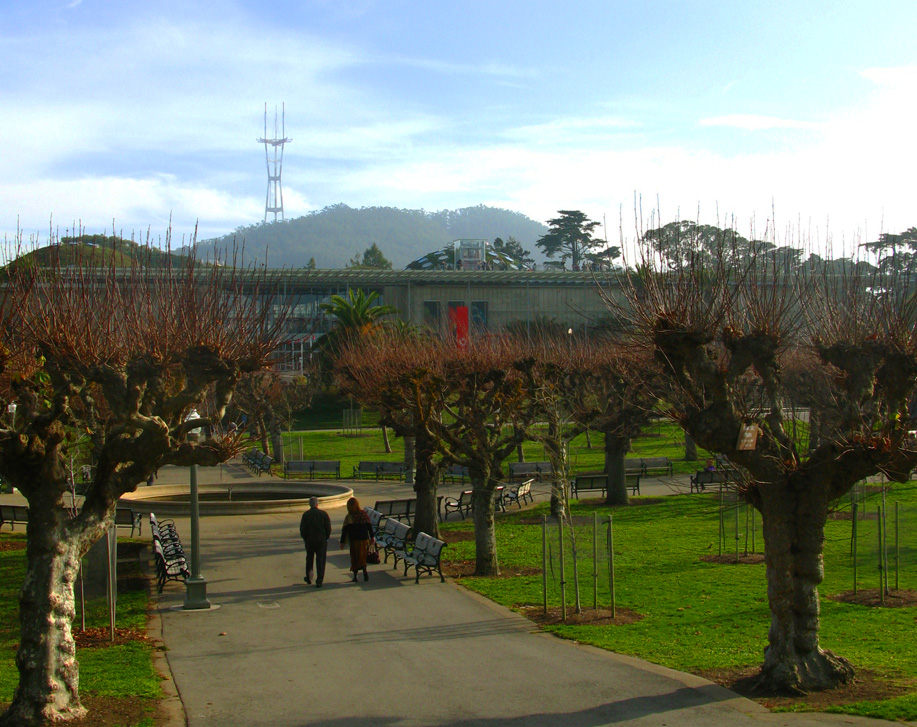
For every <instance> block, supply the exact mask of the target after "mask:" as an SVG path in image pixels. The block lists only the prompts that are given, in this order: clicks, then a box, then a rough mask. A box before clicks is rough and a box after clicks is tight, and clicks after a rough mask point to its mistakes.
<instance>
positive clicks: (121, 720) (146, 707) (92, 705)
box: [0, 694, 166, 727]
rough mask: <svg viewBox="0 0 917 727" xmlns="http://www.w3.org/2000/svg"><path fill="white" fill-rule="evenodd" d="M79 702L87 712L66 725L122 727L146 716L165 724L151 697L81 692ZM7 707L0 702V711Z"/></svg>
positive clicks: (71, 726) (5, 703) (155, 722)
mask: <svg viewBox="0 0 917 727" xmlns="http://www.w3.org/2000/svg"><path fill="white" fill-rule="evenodd" d="M80 702H81V703H82V705H83V706H84V707H85V708H86V710H87V712H88V714H87V715H86V716H85V717H84V718H83V719H81V720H77V721H76V722H67V723H66V724H67V725H68V727H123V726H124V725H126V724H139V723H140V722H141V721H143V719H144V718H146V717H152V718H153V724H154V725H155V726H156V727H159V726H160V725H165V724H166V721H165V718H163V717H160V715H159V710H158V709H157V706H156V705H157V703H156V700H153V699H138V698H137V697H94V696H92V695H91V694H81V695H80ZM7 707H9V702H2V703H0V713H3V712H5V711H6V708H7Z"/></svg>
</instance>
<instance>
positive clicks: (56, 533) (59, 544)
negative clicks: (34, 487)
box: [0, 503, 102, 726]
mask: <svg viewBox="0 0 917 727" xmlns="http://www.w3.org/2000/svg"><path fill="white" fill-rule="evenodd" d="M30 505H31V507H30V518H31V519H30V522H29V526H28V550H27V558H28V561H27V566H26V568H27V570H26V577H25V581H24V583H23V586H22V590H21V591H20V594H19V624H20V630H21V633H20V643H19V651H18V653H17V654H16V664H17V666H18V668H19V685H18V686H17V687H16V692H15V694H14V696H13V702H12V704H11V705H10V707H9V709H8V710H7V711H6V713H5V714H4V715H3V716H2V717H0V725H17V726H21V725H38V724H46V723H48V722H66V721H70V720H76V719H80V718H82V717H83V716H85V714H86V710H85V709H84V708H83V706H82V705H81V704H80V697H79V664H78V663H77V661H76V645H75V643H74V640H73V635H72V633H71V630H70V626H71V622H72V621H73V617H74V615H75V605H74V593H73V584H74V581H75V580H76V578H77V574H78V572H79V569H80V558H81V556H82V554H83V553H85V551H86V550H88V548H89V545H90V544H91V538H90V537H89V534H88V533H84V534H82V535H77V534H74V533H71V532H68V530H67V523H64V524H61V523H58V522H57V519H58V518H62V517H63V510H62V509H61V508H60V507H59V506H58V507H53V508H51V507H50V506H49V505H45V506H43V505H41V504H36V503H30ZM96 529H98V530H99V534H101V532H102V531H101V529H100V528H96ZM83 544H84V545H85V547H82V545H83Z"/></svg>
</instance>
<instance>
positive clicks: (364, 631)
mask: <svg viewBox="0 0 917 727" xmlns="http://www.w3.org/2000/svg"><path fill="white" fill-rule="evenodd" d="M199 473H200V474H199V481H200V482H201V483H202V484H204V483H208V482H211V481H219V480H220V478H222V479H223V481H225V480H226V479H227V478H229V479H232V480H234V481H236V482H238V481H239V480H240V479H245V478H246V476H245V475H244V474H243V473H244V470H241V468H240V467H238V466H235V465H231V464H230V465H225V466H224V467H223V468H200V469H199ZM186 478H187V470H183V469H179V468H164V469H163V470H162V472H161V473H160V480H159V481H160V483H164V484H166V483H177V482H184V481H186ZM251 479H252V481H253V483H258V482H260V483H262V484H264V483H265V482H266V479H265V478H263V477H262V478H260V479H259V478H257V477H255V478H251ZM353 486H354V490H355V492H356V495H357V497H358V498H360V499H361V502H362V504H370V505H371V504H372V503H373V502H375V500H377V499H384V498H388V497H405V496H409V495H410V488H409V487H407V486H405V485H401V484H393V483H391V482H386V483H373V482H358V483H354V484H353ZM687 487H688V485H687V479H686V478H684V482H681V480H680V479H678V478H676V479H675V480H671V481H666V480H655V479H652V478H651V479H649V480H648V481H646V482H645V484H644V483H641V490H642V492H643V494H644V495H647V494H649V495H661V494H669V493H671V492H676V491H681V490H687ZM460 489H461V488H460V487H454V488H446V490H445V492H444V493H443V494H457V493H458V491H459V490H460ZM538 494H539V495H540V497H541V498H544V497H545V496H547V494H548V493H547V492H546V491H544V490H542V491H541V492H540V493H538ZM18 500H19V496H18V495H4V496H0V501H4V502H8V501H18ZM329 512H330V514H331V518H332V524H333V526H334V528H335V530H336V533H335V538H336V537H337V531H339V529H340V526H341V522H342V520H343V514H344V511H343V508H337V509H333V510H330V511H329ZM176 525H177V527H178V530H179V532H180V533H181V535H182V537H183V538H184V540H185V541H186V542H185V545H186V549H188V550H190V543H189V542H188V539H189V538H190V535H189V531H190V527H189V524H188V521H187V519H182V518H178V519H177V520H176ZM298 526H299V513H288V514H281V515H258V516H231V517H203V518H202V521H201V532H202V538H201V540H202V549H201V550H202V563H203V567H202V570H203V574H204V577H205V578H206V579H207V581H208V595H209V598H210V600H211V602H212V603H213V604H214V606H215V608H213V609H211V610H207V611H183V610H180V609H176V608H175V607H180V606H181V604H182V603H183V601H184V588H183V587H182V585H181V584H179V583H175V582H170V583H168V584H167V585H166V588H165V591H164V593H163V594H162V596H161V597H160V599H159V608H158V614H159V618H158V619H154V626H153V628H154V632H155V633H157V635H159V636H161V638H162V639H163V641H164V643H165V647H166V650H165V652H164V654H165V659H163V660H162V661H161V664H160V669H161V670H162V671H163V672H164V673H167V674H168V675H169V677H170V678H169V679H167V680H166V682H165V686H166V688H167V690H171V691H173V692H175V694H176V696H174V697H173V698H172V699H170V700H166V703H165V705H166V712H167V713H168V715H169V718H170V721H169V723H168V724H169V727H179V726H180V725H188V726H190V727H211V726H212V727H236V726H239V727H243V726H245V727H249V726H251V727H258V726H260V725H265V726H267V725H270V727H304V726H305V725H310V726H313V727H315V726H317V727H345V726H346V727H387V726H391V727H420V726H435V727H472V726H475V727H478V726H480V727H498V726H499V727H504V726H509V727H542V726H544V727H547V726H548V725H551V726H554V725H562V726H563V727H602V726H604V725H619V724H628V725H660V726H662V725H664V726H666V727H689V726H690V727H694V726H695V725H703V726H704V727H734V726H736V727H742V726H744V725H787V726H793V727H815V726H821V725H887V724H888V723H887V722H878V721H874V720H868V719H863V718H859V717H848V716H842V715H826V714H808V715H807V714H801V715H797V714H771V713H769V712H767V710H765V709H764V708H763V707H760V706H759V705H757V704H756V703H754V702H751V701H749V700H746V699H743V698H741V697H739V696H737V695H735V694H733V693H732V692H729V691H728V690H726V689H723V688H722V687H719V686H717V685H715V684H711V683H710V682H708V681H706V680H704V679H701V678H698V677H695V676H693V675H690V674H685V673H682V672H676V671H673V670H670V669H665V668H662V667H658V666H655V665H653V664H649V663H647V662H644V661H641V660H639V659H634V658H631V657H625V656H620V655H617V654H613V653H610V652H607V651H602V650H599V649H595V648H592V647H588V646H583V645H578V644H575V643H573V642H570V641H564V640H561V639H558V638H556V637H553V636H550V635H547V634H544V633H541V632H539V631H538V630H537V629H535V628H534V627H533V625H532V624H531V623H530V622H529V621H527V620H526V619H524V618H523V617H521V616H519V615H517V614H515V613H513V612H511V611H509V610H507V609H505V608H502V607H500V606H497V605H495V604H493V603H491V602H490V601H487V600H486V599H483V598H481V597H479V596H477V595H475V594H473V593H471V592H469V591H467V590H465V589H463V588H460V587H459V586H456V585H454V584H453V583H451V582H448V581H447V582H446V583H445V584H443V583H440V582H439V580H438V579H435V578H428V577H426V578H423V579H421V582H420V584H415V583H414V580H413V578H412V577H411V578H407V579H406V578H403V577H402V576H401V575H400V574H401V572H402V571H401V570H400V569H399V570H397V571H393V570H391V569H390V568H386V567H382V566H374V567H371V570H370V579H369V581H368V582H366V583H364V582H362V581H361V582H360V583H357V584H352V583H350V582H349V573H348V571H347V568H348V565H349V558H348V556H347V554H346V553H345V552H344V551H339V550H336V549H334V550H332V551H331V552H330V557H329V563H328V571H327V573H326V576H325V585H324V587H323V588H321V589H316V588H315V587H312V586H306V585H305V584H304V583H303V580H302V576H303V569H304V560H305V558H304V551H303V545H302V541H301V540H300V538H299V532H298ZM148 532H149V531H148V529H147V528H146V527H144V535H147V534H148ZM331 545H332V546H334V545H336V539H332V541H331ZM762 628H763V625H762Z"/></svg>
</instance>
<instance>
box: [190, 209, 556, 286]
mask: <svg viewBox="0 0 917 727" xmlns="http://www.w3.org/2000/svg"><path fill="white" fill-rule="evenodd" d="M547 230H548V228H547V227H546V226H545V225H543V224H541V223H540V222H536V221H535V220H532V219H530V218H529V217H526V216H525V215H524V214H522V213H521V212H512V211H510V210H505V209H500V208H497V207H487V206H486V205H478V206H476V207H465V208H462V209H458V210H442V211H439V212H426V211H425V210H404V209H397V208H394V207H361V208H359V209H356V208H353V207H348V206H347V205H345V204H336V205H332V206H330V207H325V208H324V209H322V210H320V211H316V212H312V213H310V214H308V215H305V216H304V217H298V218H296V219H293V220H285V221H282V222H275V223H267V224H261V223H259V224H256V225H250V226H248V227H239V228H238V229H236V231H235V232H233V233H231V234H229V235H224V236H223V237H217V238H211V239H208V240H202V241H200V242H199V243H198V255H199V256H201V257H203V256H204V255H207V254H211V255H212V254H213V253H214V252H216V251H219V250H222V251H225V250H227V249H232V247H233V244H236V245H239V246H244V251H245V259H246V261H259V262H264V261H266V264H267V266H268V267H271V268H281V267H284V268H294V269H295V268H302V267H305V266H306V265H307V264H308V262H309V260H310V259H311V258H315V263H316V266H317V267H319V268H343V267H345V266H346V265H347V264H348V263H349V262H350V260H351V259H352V258H353V257H354V256H356V255H362V253H363V251H364V250H366V248H368V247H370V246H371V245H372V244H373V243H375V244H376V245H378V246H379V248H380V249H381V250H382V253H383V254H384V255H385V257H386V258H388V260H390V261H391V263H392V265H393V267H394V268H395V269H396V270H398V269H400V268H403V267H404V266H405V265H407V264H408V263H409V262H411V261H412V260H415V259H416V258H418V257H420V256H421V255H425V254H426V253H428V252H431V251H433V250H439V249H441V248H442V247H443V246H444V245H445V244H446V243H448V242H451V241H452V240H456V239H460V238H479V239H486V240H489V241H491V242H492V241H493V240H494V238H497V237H502V238H503V239H504V240H505V239H507V238H509V237H514V238H516V239H517V240H518V241H519V242H520V243H521V244H522V246H523V247H524V248H525V249H527V250H530V251H531V252H532V253H533V255H534V256H535V257H536V258H539V259H540V258H541V257H542V256H541V255H540V252H539V251H538V250H537V248H536V247H535V241H536V240H538V238H539V237H541V236H542V235H543V234H545V232H547ZM536 253H537V254H536Z"/></svg>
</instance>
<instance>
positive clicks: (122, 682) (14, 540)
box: [0, 533, 162, 725]
mask: <svg viewBox="0 0 917 727" xmlns="http://www.w3.org/2000/svg"><path fill="white" fill-rule="evenodd" d="M119 542H122V543H127V542H129V541H124V540H121V541H119ZM0 543H2V548H0V654H2V658H0V703H3V705H6V704H8V703H9V702H10V701H12V698H13V692H14V690H15V688H16V684H17V683H18V680H19V672H18V670H17V669H16V661H15V657H16V648H17V646H18V643H19V589H20V587H21V585H22V582H23V578H24V577H25V550H24V545H25V535H24V534H20V533H4V534H2V535H0ZM123 547H130V546H129V545H125V546H123ZM139 575H141V574H139V573H133V572H130V571H129V570H128V569H127V568H125V567H124V566H121V568H120V569H119V582H121V583H122V584H125V585H126V586H127V587H126V588H124V589H120V588H119V591H120V592H119V595H118V608H117V615H116V625H117V627H118V628H119V629H133V630H136V631H138V632H140V633H141V634H144V633H145V632H146V625H147V606H148V603H149V592H148V589H147V587H146V585H145V579H143V578H140V577H138V576H139ZM86 627H87V631H92V630H93V629H105V630H107V628H108V602H107V599H106V598H105V597H102V598H96V599H93V600H90V601H87V603H86ZM73 628H74V634H75V635H76V634H77V632H78V630H79V628H80V614H79V602H77V617H76V619H74V627H73ZM152 657H153V646H152V644H150V643H149V642H147V641H145V640H128V641H126V642H125V643H118V644H115V645H93V646H85V647H80V646H78V647H77V659H78V661H79V664H80V695H81V696H88V697H96V698H106V697H114V698H120V699H124V698H127V699H132V700H142V701H143V704H144V707H143V710H144V711H148V712H150V711H152V710H153V708H154V706H155V702H156V700H158V699H159V698H161V696H162V689H161V687H160V677H159V675H158V674H157V673H156V670H155V669H154V667H153V660H152ZM144 722H146V724H152V722H151V720H150V719H149V718H144V720H142V721H141V722H139V723H137V724H139V725H142V724H144Z"/></svg>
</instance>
